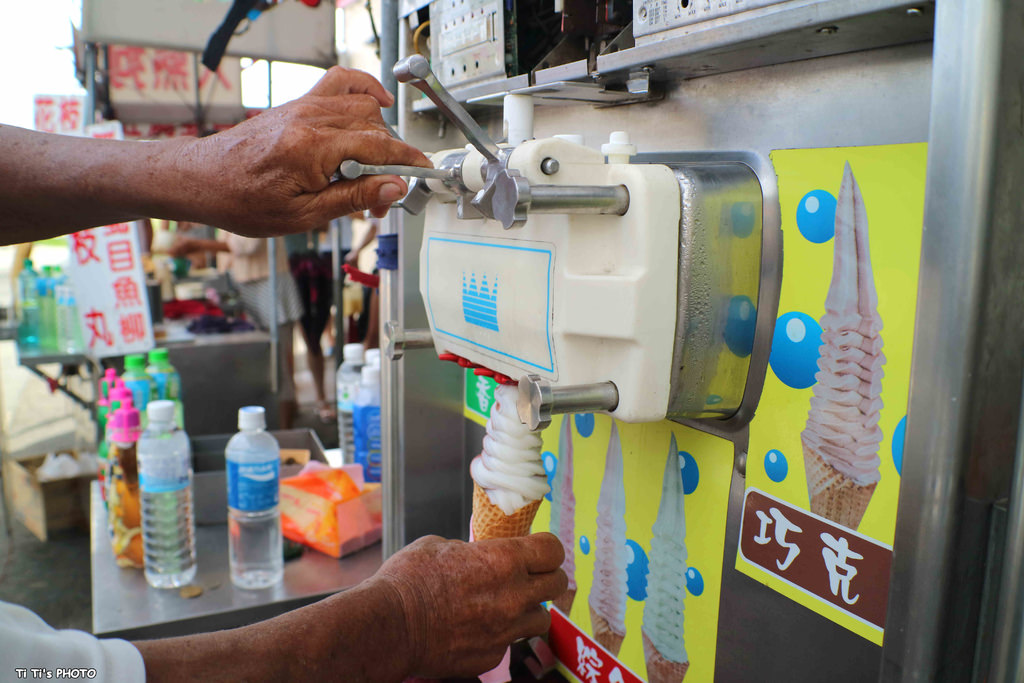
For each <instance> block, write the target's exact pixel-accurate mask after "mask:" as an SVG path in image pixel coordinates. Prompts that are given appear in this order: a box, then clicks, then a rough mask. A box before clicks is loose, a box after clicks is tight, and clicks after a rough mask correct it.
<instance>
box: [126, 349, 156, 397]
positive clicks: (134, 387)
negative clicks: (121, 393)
mask: <svg viewBox="0 0 1024 683" xmlns="http://www.w3.org/2000/svg"><path fill="white" fill-rule="evenodd" d="M121 379H122V380H124V385H125V386H126V387H128V388H129V389H131V392H132V400H133V401H134V402H135V406H136V407H137V408H138V409H139V410H145V409H146V406H147V405H149V402H150V401H152V400H153V399H154V398H155V396H156V391H155V388H154V384H153V378H152V377H150V376H149V374H148V373H147V372H146V357H145V356H143V355H142V354H141V353H132V354H129V355H127V356H125V357H124V374H123V375H121Z"/></svg>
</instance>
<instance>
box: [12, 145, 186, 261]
mask: <svg viewBox="0 0 1024 683" xmlns="http://www.w3.org/2000/svg"><path fill="white" fill-rule="evenodd" d="M183 144H185V141H183V140H167V141H161V142H151V143H145V144H141V143H137V142H122V141H115V140H92V139H89V138H77V137H69V136H63V135H48V134H45V133H37V132H34V131H29V130H24V129H21V128H15V127H12V126H3V125H0V243H3V244H13V243H18V242H29V241H34V240H40V239H46V238H48V237H53V236H56V235H61V234H66V233H68V232H72V231H74V230H82V229H85V228H91V227H95V226H97V225H106V224H110V223H118V222H122V221H128V220H135V219H139V218H149V217H155V218H164V217H175V218H187V217H189V215H188V214H191V213H193V211H191V210H190V209H189V207H187V206H178V205H177V204H176V201H175V200H174V199H173V197H174V195H175V194H176V193H175V184H176V182H178V181H177V179H176V178H175V176H176V170H175V169H176V166H177V163H176V162H177V159H178V157H179V155H180V150H181V149H182V145H183ZM178 194H181V193H178ZM184 196H187V195H184ZM195 213H198V212H195Z"/></svg>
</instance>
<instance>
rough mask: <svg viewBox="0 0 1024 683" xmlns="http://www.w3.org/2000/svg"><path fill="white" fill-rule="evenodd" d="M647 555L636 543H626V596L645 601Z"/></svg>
mask: <svg viewBox="0 0 1024 683" xmlns="http://www.w3.org/2000/svg"><path fill="white" fill-rule="evenodd" d="M647 564H648V562H647V553H645V552H644V549H643V548H641V547H640V544H639V543H637V542H636V541H626V595H628V596H629V597H630V598H632V599H633V600H637V601H639V600H646V599H647Z"/></svg>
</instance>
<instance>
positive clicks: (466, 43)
mask: <svg viewBox="0 0 1024 683" xmlns="http://www.w3.org/2000/svg"><path fill="white" fill-rule="evenodd" d="M430 26H431V36H432V38H431V44H430V62H431V64H432V65H433V67H434V72H435V73H436V74H437V77H438V79H439V80H440V81H441V83H442V84H444V85H446V86H456V85H466V84H469V83H473V82H475V81H481V80H485V79H488V78H503V77H504V76H505V9H504V5H503V4H502V2H501V0H435V1H434V2H432V3H431V4H430Z"/></svg>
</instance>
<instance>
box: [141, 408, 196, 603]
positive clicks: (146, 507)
mask: <svg viewBox="0 0 1024 683" xmlns="http://www.w3.org/2000/svg"><path fill="white" fill-rule="evenodd" d="M174 411H175V405H174V402H173V401H152V402H151V403H150V404H149V405H148V406H146V412H147V413H148V414H149V426H148V427H147V428H146V431H144V432H143V433H142V437H141V438H140V439H139V448H138V451H139V455H138V457H139V491H140V492H141V496H142V547H143V550H144V552H145V555H146V581H148V582H149V585H150V586H153V587H154V588H177V587H179V586H184V585H186V584H188V583H191V581H192V579H193V578H195V575H196V544H195V533H196V525H195V519H194V517H193V513H192V448H191V446H190V445H189V442H188V436H187V435H186V434H185V432H183V431H182V430H180V429H178V428H177V427H176V426H175V424H174Z"/></svg>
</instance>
